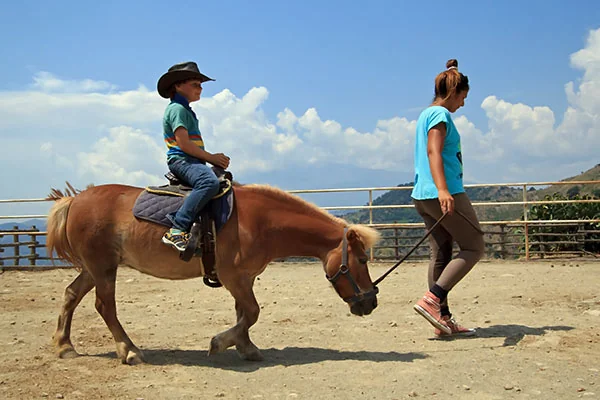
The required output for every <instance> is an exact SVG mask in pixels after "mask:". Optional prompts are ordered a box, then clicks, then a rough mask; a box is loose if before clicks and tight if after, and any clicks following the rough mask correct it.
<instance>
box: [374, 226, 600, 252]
mask: <svg viewBox="0 0 600 400" xmlns="http://www.w3.org/2000/svg"><path fill="white" fill-rule="evenodd" d="M586 224H587V223H586V221H581V222H577V223H562V224H558V223H548V224H543V225H542V227H556V226H561V227H563V228H567V229H568V230H570V231H571V232H566V233H549V232H548V233H546V232H535V231H534V229H533V228H535V227H532V226H528V231H529V232H528V237H529V243H528V246H529V257H530V258H550V257H565V256H579V257H583V256H593V257H600V254H596V253H594V252H590V251H588V250H586V244H589V243H600V230H595V229H586ZM538 228H539V226H538ZM380 231H381V232H382V239H381V241H380V242H379V243H378V244H377V246H375V247H374V248H373V249H374V252H375V254H374V259H378V260H397V259H400V258H401V257H402V256H403V255H404V254H405V253H406V252H408V251H409V250H410V249H411V248H412V247H414V245H415V244H416V242H418V240H419V239H421V238H422V237H423V235H424V234H425V228H423V227H419V226H405V227H395V228H381V229H380ZM483 231H484V234H485V246H486V258H488V259H518V258H522V257H524V256H525V232H523V225H522V224H520V223H519V224H512V225H511V224H502V225H483ZM557 239H558V240H557ZM457 250H458V248H457V247H456V246H455V251H457ZM428 258H429V246H428V244H427V242H424V243H423V244H421V245H420V246H419V247H418V248H417V250H416V251H415V252H414V253H413V254H412V255H411V256H410V257H409V259H415V260H419V259H421V260H423V259H428Z"/></svg>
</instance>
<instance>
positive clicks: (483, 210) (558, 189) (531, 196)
mask: <svg viewBox="0 0 600 400" xmlns="http://www.w3.org/2000/svg"><path fill="white" fill-rule="evenodd" d="M594 180H600V164H598V165H596V166H595V167H593V168H591V169H589V170H587V171H584V172H582V173H581V174H579V175H576V176H573V177H569V178H565V179H563V180H561V182H562V181H565V182H567V181H594ZM412 185H413V183H412V182H411V183H404V184H401V185H398V187H407V186H412ZM466 192H467V195H468V196H469V198H470V199H471V201H472V202H474V203H475V202H501V201H522V200H523V189H522V188H515V187H509V186H498V187H476V188H467V189H466ZM554 193H561V194H563V195H565V196H569V195H574V194H577V193H578V194H580V195H583V194H587V195H591V196H594V197H597V198H599V197H600V184H589V185H551V186H548V187H546V188H542V189H535V188H529V189H528V191H527V199H528V200H541V199H543V198H544V197H545V196H546V195H552V194H554ZM403 204H408V205H410V204H412V199H411V197H410V189H406V190H391V191H389V192H386V193H384V194H383V195H381V196H379V197H377V198H376V199H375V200H373V205H403ZM365 205H367V204H365ZM475 211H476V212H477V216H478V217H479V219H480V220H482V221H510V220H518V219H520V218H521V217H522V215H523V206H522V205H503V206H476V207H475ZM342 217H343V218H344V219H346V220H347V221H348V222H351V223H363V224H365V223H369V210H360V211H357V212H352V213H347V214H344V215H343V216H342ZM421 221H422V220H421V218H420V217H419V215H418V214H417V212H416V211H415V210H414V209H413V208H395V209H394V208H391V209H380V210H373V223H402V222H421Z"/></svg>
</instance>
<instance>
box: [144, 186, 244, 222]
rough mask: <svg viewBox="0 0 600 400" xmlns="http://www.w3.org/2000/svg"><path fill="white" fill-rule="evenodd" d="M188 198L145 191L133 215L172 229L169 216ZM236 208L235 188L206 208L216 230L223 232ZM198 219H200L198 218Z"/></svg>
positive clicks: (211, 202)
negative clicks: (222, 229)
mask: <svg viewBox="0 0 600 400" xmlns="http://www.w3.org/2000/svg"><path fill="white" fill-rule="evenodd" d="M185 197H187V196H181V195H177V194H171V193H151V192H149V191H148V190H144V191H143V192H142V193H140V195H139V196H138V198H137V200H136V201H135V204H134V205H133V215H134V216H135V217H136V218H139V219H141V220H144V221H149V222H153V223H155V224H160V225H164V226H166V227H169V228H170V227H171V225H172V224H171V220H170V219H169V218H168V217H167V215H169V214H171V213H174V212H176V211H177V210H178V209H179V207H181V205H182V204H183V201H184V199H185ZM233 206H234V196H233V188H232V189H231V190H229V191H228V192H227V193H225V194H224V195H222V196H221V197H218V198H215V199H212V200H211V201H210V202H209V203H208V204H207V205H206V207H208V208H209V212H210V214H211V215H212V217H213V219H214V220H215V229H216V230H217V232H218V231H220V230H221V228H222V227H223V225H225V223H226V222H227V221H228V220H229V217H231V213H232V212H233ZM198 219H200V218H199V217H198Z"/></svg>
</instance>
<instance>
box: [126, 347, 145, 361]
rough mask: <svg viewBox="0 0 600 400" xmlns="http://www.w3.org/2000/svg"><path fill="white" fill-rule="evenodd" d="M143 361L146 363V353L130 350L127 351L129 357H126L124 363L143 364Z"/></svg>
mask: <svg viewBox="0 0 600 400" xmlns="http://www.w3.org/2000/svg"><path fill="white" fill-rule="evenodd" d="M143 363H144V355H143V354H142V352H141V351H139V350H138V352H137V353H136V352H133V351H130V352H129V353H127V358H125V360H124V361H123V364H129V365H137V364H143Z"/></svg>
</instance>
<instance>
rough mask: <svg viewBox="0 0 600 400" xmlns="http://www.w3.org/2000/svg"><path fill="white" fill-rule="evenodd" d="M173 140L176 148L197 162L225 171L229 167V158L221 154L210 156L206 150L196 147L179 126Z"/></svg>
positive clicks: (184, 130) (186, 132)
mask: <svg viewBox="0 0 600 400" xmlns="http://www.w3.org/2000/svg"><path fill="white" fill-rule="evenodd" d="M174 134H175V140H176V141H177V146H179V148H180V149H181V150H182V151H183V152H184V153H185V154H188V155H190V156H192V157H195V158H197V159H199V160H202V161H205V162H208V163H211V164H212V165H214V166H217V167H221V168H223V169H226V168H227V167H228V166H229V157H227V156H226V155H224V154H222V153H217V154H211V153H209V152H208V151H206V150H203V149H202V148H200V147H198V146H196V145H195V144H194V143H193V142H192V141H191V140H190V137H189V135H188V131H187V129H185V128H184V127H182V126H180V127H179V128H177V129H175V132H174Z"/></svg>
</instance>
